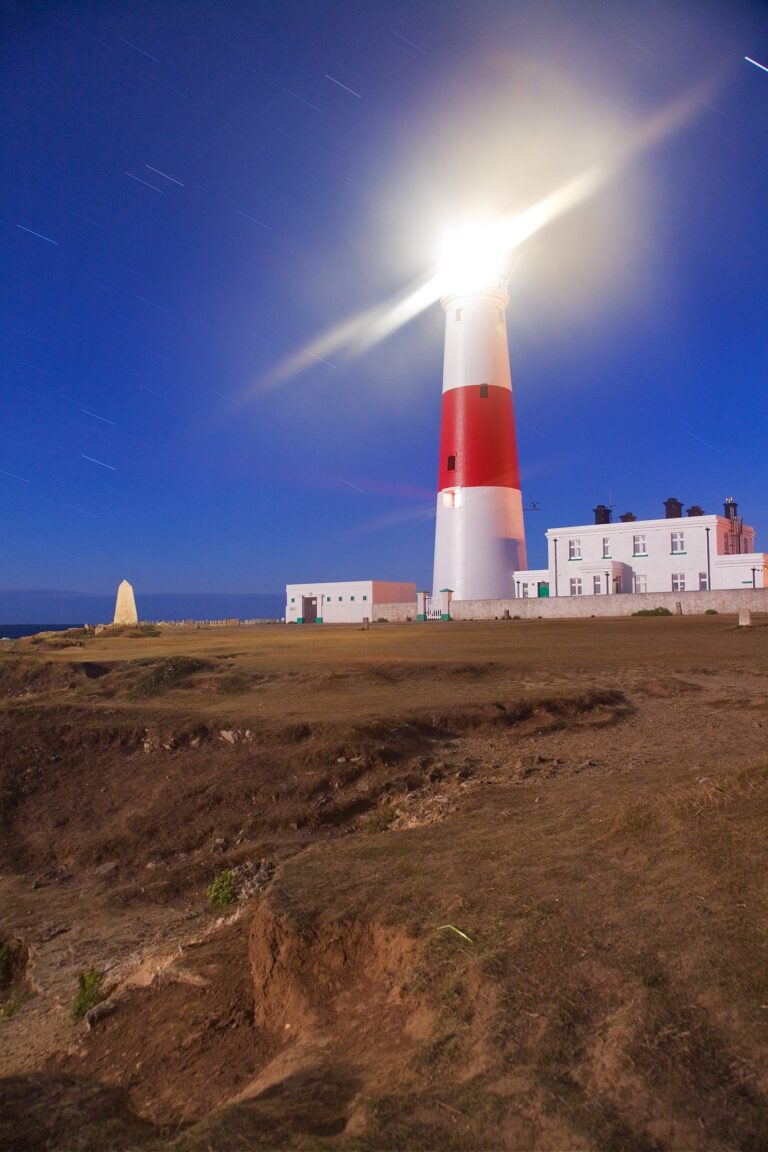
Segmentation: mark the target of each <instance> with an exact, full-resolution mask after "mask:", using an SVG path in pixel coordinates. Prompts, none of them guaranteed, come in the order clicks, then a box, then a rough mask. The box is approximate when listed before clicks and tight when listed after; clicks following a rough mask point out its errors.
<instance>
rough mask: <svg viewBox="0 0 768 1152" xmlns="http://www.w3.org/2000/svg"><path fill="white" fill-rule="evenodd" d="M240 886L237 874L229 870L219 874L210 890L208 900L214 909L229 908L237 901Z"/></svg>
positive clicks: (226, 869)
mask: <svg viewBox="0 0 768 1152" xmlns="http://www.w3.org/2000/svg"><path fill="white" fill-rule="evenodd" d="M237 893H238V885H237V880H236V879H235V874H234V872H232V871H231V870H230V869H229V868H225V869H224V871H223V872H219V874H218V876H217V877H216V879H215V880H214V881H213V883H212V884H211V885H210V887H209V888H208V899H209V900H210V902H211V904H213V906H214V908H228V907H229V905H230V904H234V902H235V900H237Z"/></svg>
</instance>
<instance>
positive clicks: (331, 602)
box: [285, 580, 416, 624]
mask: <svg viewBox="0 0 768 1152" xmlns="http://www.w3.org/2000/svg"><path fill="white" fill-rule="evenodd" d="M374 604H413V607H414V613H415V610H416V585H415V584H401V583H395V582H393V581H391V580H342V581H330V580H329V581H324V582H321V581H318V580H316V581H315V582H314V583H312V584H286V586H285V620H286V623H287V624H360V623H362V621H363V619H364V617H366V616H367V617H368V619H369V620H373V618H374V615H373V606H374Z"/></svg>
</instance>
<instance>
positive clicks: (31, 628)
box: [0, 624, 82, 640]
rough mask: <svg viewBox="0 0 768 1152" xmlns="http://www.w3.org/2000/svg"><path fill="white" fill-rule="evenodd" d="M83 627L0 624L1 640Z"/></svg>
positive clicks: (78, 625)
mask: <svg viewBox="0 0 768 1152" xmlns="http://www.w3.org/2000/svg"><path fill="white" fill-rule="evenodd" d="M81 627H82V625H81V624H0V640H3V639H5V640H18V639H19V637H20V636H34V635H35V634H36V633H37V632H66V630H67V628H81Z"/></svg>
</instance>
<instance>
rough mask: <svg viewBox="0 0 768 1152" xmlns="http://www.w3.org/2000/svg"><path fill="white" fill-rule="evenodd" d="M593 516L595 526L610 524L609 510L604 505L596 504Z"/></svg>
mask: <svg viewBox="0 0 768 1152" xmlns="http://www.w3.org/2000/svg"><path fill="white" fill-rule="evenodd" d="M592 511H593V512H594V514H595V524H610V522H611V510H610V508H609V507H608V506H607V505H605V504H598V506H597V508H593V509H592Z"/></svg>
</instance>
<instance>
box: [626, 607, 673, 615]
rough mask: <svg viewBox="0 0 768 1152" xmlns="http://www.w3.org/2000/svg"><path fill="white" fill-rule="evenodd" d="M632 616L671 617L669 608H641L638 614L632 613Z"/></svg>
mask: <svg viewBox="0 0 768 1152" xmlns="http://www.w3.org/2000/svg"><path fill="white" fill-rule="evenodd" d="M632 615H633V616H671V615H672V613H671V612H670V610H669V608H641V609H640V610H639V612H633V613H632Z"/></svg>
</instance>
